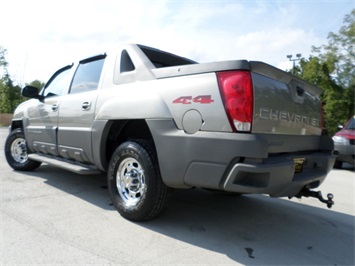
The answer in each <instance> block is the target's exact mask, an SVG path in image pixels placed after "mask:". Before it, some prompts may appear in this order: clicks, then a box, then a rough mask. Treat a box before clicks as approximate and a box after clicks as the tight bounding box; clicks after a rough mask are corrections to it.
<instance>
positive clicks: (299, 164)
mask: <svg viewBox="0 0 355 266" xmlns="http://www.w3.org/2000/svg"><path fill="white" fill-rule="evenodd" d="M293 161H294V163H295V173H301V172H302V171H303V165H304V163H305V162H306V158H293Z"/></svg>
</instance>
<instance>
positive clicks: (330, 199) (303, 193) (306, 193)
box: [295, 188, 334, 209]
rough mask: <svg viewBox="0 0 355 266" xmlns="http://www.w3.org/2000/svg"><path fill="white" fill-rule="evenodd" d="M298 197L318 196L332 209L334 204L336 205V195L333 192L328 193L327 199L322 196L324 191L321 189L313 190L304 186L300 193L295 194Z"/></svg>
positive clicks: (317, 197)
mask: <svg viewBox="0 0 355 266" xmlns="http://www.w3.org/2000/svg"><path fill="white" fill-rule="evenodd" d="M295 197H296V198H299V199H300V198H302V197H306V198H308V197H312V198H316V199H319V201H321V202H323V203H325V204H327V207H328V208H329V209H330V208H331V207H332V206H333V205H334V201H333V199H334V195H333V194H332V193H328V194H327V199H325V198H323V196H322V192H320V191H312V190H310V189H308V188H304V189H302V190H301V192H300V193H299V194H297V195H296V196H295Z"/></svg>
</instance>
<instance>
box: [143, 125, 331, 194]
mask: <svg viewBox="0 0 355 266" xmlns="http://www.w3.org/2000/svg"><path fill="white" fill-rule="evenodd" d="M147 123H148V126H149V128H150V129H151V133H152V135H153V138H154V142H155V146H156V149H157V154H158V159H159V166H160V171H161V174H162V178H163V181H164V182H165V184H166V185H168V186H170V187H174V188H189V187H204V188H211V189H219V190H225V191H230V192H237V193H257V194H269V195H271V196H275V197H280V196H294V195H296V194H298V193H299V191H300V190H301V189H302V188H303V187H305V186H309V187H310V188H314V187H317V186H319V185H320V184H321V183H322V182H323V181H324V179H325V178H326V175H327V174H328V173H329V171H330V170H331V169H332V167H333V164H334V161H335V157H334V156H333V155H332V150H333V141H332V139H331V138H329V137H320V136H291V135H272V134H236V133H226V132H202V131H199V132H197V133H196V134H186V133H184V131H181V130H177V129H176V126H175V124H174V123H173V122H172V121H169V120H149V121H147ZM294 158H303V159H305V163H304V166H303V170H302V172H300V173H296V174H295V163H294V160H293V159H294Z"/></svg>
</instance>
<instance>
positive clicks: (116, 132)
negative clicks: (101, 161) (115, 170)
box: [105, 119, 155, 164]
mask: <svg viewBox="0 0 355 266" xmlns="http://www.w3.org/2000/svg"><path fill="white" fill-rule="evenodd" d="M109 127H110V128H109V132H108V135H107V138H106V143H105V157H106V158H105V161H106V162H107V164H108V162H109V161H110V159H111V156H112V154H113V152H114V151H115V149H116V148H117V147H118V146H119V145H120V144H122V143H124V142H126V141H129V140H132V139H144V140H151V141H152V142H153V147H154V149H155V144H154V140H153V137H152V134H151V132H150V129H149V127H148V125H147V123H146V121H145V120H144V119H134V120H113V121H110V123H109Z"/></svg>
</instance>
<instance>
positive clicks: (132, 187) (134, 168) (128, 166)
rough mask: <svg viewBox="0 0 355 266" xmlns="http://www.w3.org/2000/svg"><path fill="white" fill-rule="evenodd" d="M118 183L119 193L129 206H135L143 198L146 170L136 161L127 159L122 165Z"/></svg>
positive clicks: (119, 168)
mask: <svg viewBox="0 0 355 266" xmlns="http://www.w3.org/2000/svg"><path fill="white" fill-rule="evenodd" d="M116 182H117V183H116V185H117V190H118V193H119V194H120V196H121V198H122V199H123V201H124V202H125V203H126V204H127V205H129V206H134V205H136V204H137V203H138V202H139V201H140V199H141V198H142V197H143V193H144V188H145V179H144V169H143V168H142V166H141V165H140V163H139V162H138V161H137V160H136V159H133V158H127V159H124V160H123V161H122V162H121V163H120V165H119V167H118V170H117V174H116Z"/></svg>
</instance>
